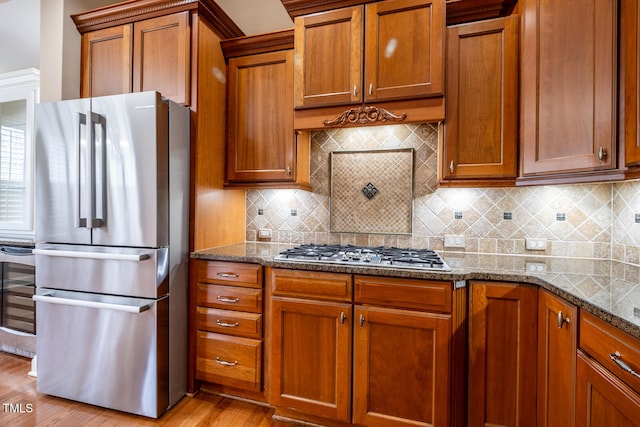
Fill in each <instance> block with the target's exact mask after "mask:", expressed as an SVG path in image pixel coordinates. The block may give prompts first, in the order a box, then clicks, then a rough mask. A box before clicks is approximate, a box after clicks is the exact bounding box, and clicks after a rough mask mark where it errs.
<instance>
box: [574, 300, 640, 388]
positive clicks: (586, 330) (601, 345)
mask: <svg viewBox="0 0 640 427" xmlns="http://www.w3.org/2000/svg"><path fill="white" fill-rule="evenodd" d="M580 348H582V349H583V350H584V351H586V352H587V353H589V355H590V356H591V357H593V358H594V359H596V360H597V361H598V362H600V363H601V364H602V365H603V366H605V367H606V368H607V369H608V370H609V371H611V372H612V373H613V374H614V375H616V376H617V377H618V378H620V379H621V380H622V381H624V382H625V383H627V384H628V385H629V386H630V387H631V388H633V389H634V390H635V391H636V392H637V393H640V377H638V375H640V341H638V340H637V339H635V338H634V337H632V336H630V335H628V334H626V333H625V332H622V331H621V330H619V329H617V328H615V327H614V326H611V325H609V324H608V323H606V322H604V321H602V320H600V319H598V318H597V317H594V316H592V315H590V314H588V313H585V312H580ZM617 353H618V354H619V355H618V354H617ZM613 359H616V360H617V361H618V363H616V362H615V361H614V360H613ZM625 366H626V367H628V368H630V369H632V370H633V371H634V372H635V373H636V374H635V375H634V374H633V373H630V372H627V370H625Z"/></svg>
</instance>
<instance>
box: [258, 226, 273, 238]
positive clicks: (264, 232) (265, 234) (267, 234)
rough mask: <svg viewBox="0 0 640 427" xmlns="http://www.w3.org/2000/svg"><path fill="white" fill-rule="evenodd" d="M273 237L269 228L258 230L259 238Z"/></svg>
mask: <svg viewBox="0 0 640 427" xmlns="http://www.w3.org/2000/svg"><path fill="white" fill-rule="evenodd" d="M270 238H271V230H269V229H268V228H261V229H260V230H258V239H270Z"/></svg>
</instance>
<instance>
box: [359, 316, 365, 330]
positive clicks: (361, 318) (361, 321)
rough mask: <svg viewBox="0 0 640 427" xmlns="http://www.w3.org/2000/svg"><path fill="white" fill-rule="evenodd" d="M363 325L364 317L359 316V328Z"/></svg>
mask: <svg viewBox="0 0 640 427" xmlns="http://www.w3.org/2000/svg"><path fill="white" fill-rule="evenodd" d="M363 325H364V315H362V314H361V315H360V327H361V328H362V326H363Z"/></svg>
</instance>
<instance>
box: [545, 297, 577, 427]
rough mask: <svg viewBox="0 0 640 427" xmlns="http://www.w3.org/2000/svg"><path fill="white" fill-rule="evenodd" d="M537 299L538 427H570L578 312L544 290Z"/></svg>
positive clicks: (572, 410)
mask: <svg viewBox="0 0 640 427" xmlns="http://www.w3.org/2000/svg"><path fill="white" fill-rule="evenodd" d="M538 297H539V298H538V427H551V426H564V427H571V426H573V425H575V424H574V422H575V420H574V406H575V380H576V357H575V355H576V349H577V346H578V333H577V332H578V322H577V320H578V309H577V308H576V306H574V305H573V304H570V303H568V302H567V301H565V300H563V299H562V298H560V297H558V296H555V295H553V294H551V293H549V292H547V291H545V290H544V289H540V293H539V295H538Z"/></svg>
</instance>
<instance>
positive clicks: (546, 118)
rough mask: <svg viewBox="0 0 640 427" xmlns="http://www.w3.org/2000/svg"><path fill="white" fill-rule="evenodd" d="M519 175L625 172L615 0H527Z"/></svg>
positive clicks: (576, 176) (564, 177) (553, 178)
mask: <svg viewBox="0 0 640 427" xmlns="http://www.w3.org/2000/svg"><path fill="white" fill-rule="evenodd" d="M520 12H521V13H522V16H523V19H522V26H523V28H522V35H523V40H522V52H521V58H522V65H521V71H522V73H521V91H520V96H521V97H522V99H521V106H522V111H521V134H520V138H521V142H520V144H521V148H522V151H521V171H520V173H521V178H520V180H519V183H522V184H527V183H554V182H572V181H593V180H606V179H620V178H621V177H622V172H621V171H620V170H618V169H616V168H617V167H618V165H617V139H616V110H617V109H616V96H617V92H616V77H617V60H618V58H617V56H616V52H617V34H618V26H617V20H618V13H617V12H618V11H617V2H612V1H609V0H580V1H576V2H570V3H569V2H557V1H541V0H524V2H523V3H522V4H521V5H520Z"/></svg>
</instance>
